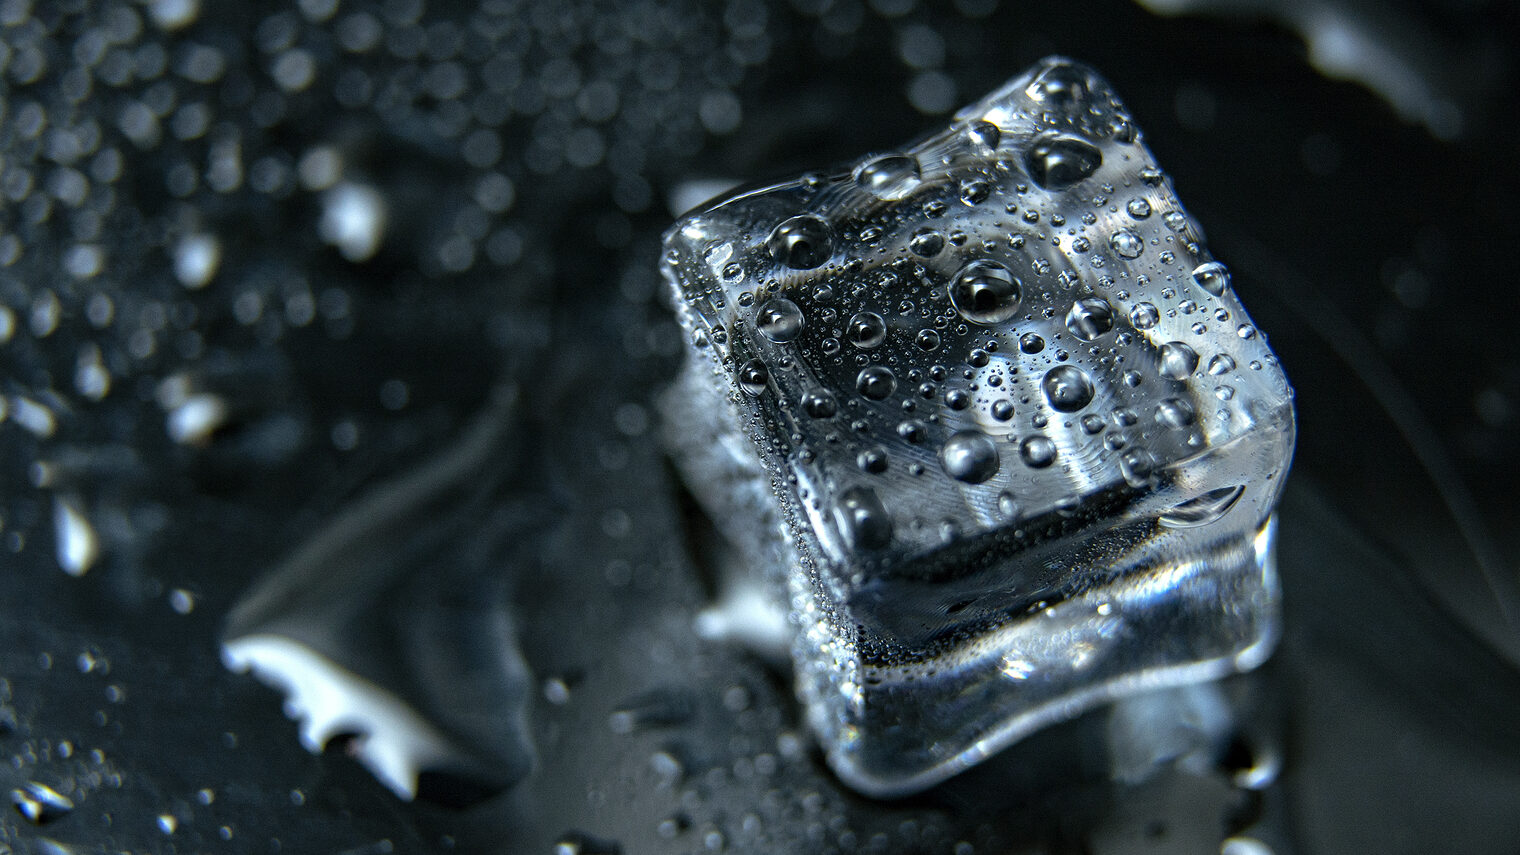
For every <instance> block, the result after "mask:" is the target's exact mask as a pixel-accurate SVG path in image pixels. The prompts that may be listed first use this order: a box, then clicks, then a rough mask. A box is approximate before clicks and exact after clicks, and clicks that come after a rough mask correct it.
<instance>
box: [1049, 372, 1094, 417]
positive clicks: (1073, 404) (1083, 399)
mask: <svg viewBox="0 0 1520 855" xmlns="http://www.w3.org/2000/svg"><path fill="white" fill-rule="evenodd" d="M1040 388H1041V390H1043V391H1044V392H1045V398H1046V400H1048V401H1050V406H1051V407H1052V408H1053V409H1055V410H1058V411H1059V412H1063V413H1074V412H1076V411H1077V410H1080V409H1082V408H1083V407H1085V406H1087V405H1088V404H1089V403H1091V402H1092V399H1093V383H1092V380H1091V379H1090V378H1089V377H1088V376H1087V372H1085V371H1083V370H1082V369H1080V368H1078V367H1076V366H1075V365H1057V366H1056V367H1054V368H1052V369H1050V370H1049V371H1047V372H1045V379H1044V380H1042V381H1041V382H1040Z"/></svg>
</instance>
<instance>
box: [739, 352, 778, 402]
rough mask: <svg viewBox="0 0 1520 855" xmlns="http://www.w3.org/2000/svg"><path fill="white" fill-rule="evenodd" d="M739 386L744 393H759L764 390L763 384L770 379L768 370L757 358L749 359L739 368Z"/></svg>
mask: <svg viewBox="0 0 1520 855" xmlns="http://www.w3.org/2000/svg"><path fill="white" fill-rule="evenodd" d="M738 376H739V388H740V389H743V390H744V392H745V393H746V394H749V395H759V394H760V393H761V392H764V391H765V384H766V383H768V382H769V381H770V379H771V373H770V371H769V370H768V369H767V368H766V367H765V363H764V362H761V361H760V360H758V359H751V360H750V361H748V362H746V363H744V365H743V366H742V367H740V368H739V375H738Z"/></svg>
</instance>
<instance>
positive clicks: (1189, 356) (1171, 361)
mask: <svg viewBox="0 0 1520 855" xmlns="http://www.w3.org/2000/svg"><path fill="white" fill-rule="evenodd" d="M1197 368H1198V352H1197V351H1195V350H1193V349H1192V348H1191V347H1188V346H1187V345H1185V344H1183V343H1182V342H1180V341H1169V342H1167V343H1166V344H1163V345H1161V364H1160V366H1159V370H1160V371H1161V376H1163V377H1170V378H1171V379H1173V380H1186V379H1187V378H1188V377H1189V376H1191V375H1192V373H1193V371H1194V370H1195V369H1197Z"/></svg>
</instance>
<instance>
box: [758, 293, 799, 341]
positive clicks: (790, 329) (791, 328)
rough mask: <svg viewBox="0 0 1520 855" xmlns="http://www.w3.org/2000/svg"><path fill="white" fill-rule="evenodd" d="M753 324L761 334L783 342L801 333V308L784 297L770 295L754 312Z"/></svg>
mask: <svg viewBox="0 0 1520 855" xmlns="http://www.w3.org/2000/svg"><path fill="white" fill-rule="evenodd" d="M755 326H756V328H758V329H759V330H760V334H761V335H763V336H765V337H766V338H768V339H770V340H771V341H774V342H776V343H778V344H784V343H786V342H789V341H791V340H793V339H795V338H796V337H797V336H799V335H801V334H802V327H803V319H802V310H801V309H799V308H797V304H796V303H793V302H792V301H791V300H788V299H787V298H785V297H772V298H771V299H769V300H766V301H765V305H763V306H761V307H760V311H758V312H756V313H755Z"/></svg>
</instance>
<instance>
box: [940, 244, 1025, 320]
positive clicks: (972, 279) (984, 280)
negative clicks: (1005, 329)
mask: <svg viewBox="0 0 1520 855" xmlns="http://www.w3.org/2000/svg"><path fill="white" fill-rule="evenodd" d="M948 288H949V292H950V302H951V303H952V304H953V305H954V306H955V310H956V311H957V312H959V313H960V315H961V317H963V318H965V319H966V320H968V321H971V322H972V323H976V324H982V325H984V326H990V325H992V324H999V323H1002V322H1003V321H1006V320H1008V319H1009V318H1011V317H1013V315H1014V313H1015V312H1017V311H1018V310H1019V300H1020V297H1021V296H1022V291H1021V288H1020V283H1019V280H1018V279H1016V278H1014V275H1013V274H1012V273H1010V272H1009V270H1008V268H1006V267H1004V266H1003V265H1001V264H998V263H997V262H995V261H986V260H980V261H973V262H971V263H970V264H967V265H966V266H965V267H962V268H961V269H960V272H958V273H956V274H955V278H953V279H951V280H950V284H949V286H948Z"/></svg>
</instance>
